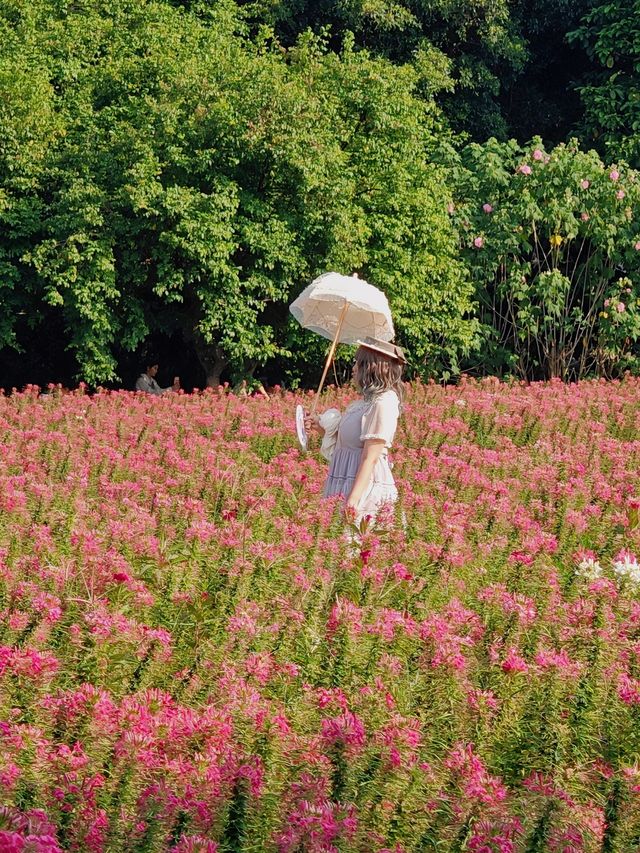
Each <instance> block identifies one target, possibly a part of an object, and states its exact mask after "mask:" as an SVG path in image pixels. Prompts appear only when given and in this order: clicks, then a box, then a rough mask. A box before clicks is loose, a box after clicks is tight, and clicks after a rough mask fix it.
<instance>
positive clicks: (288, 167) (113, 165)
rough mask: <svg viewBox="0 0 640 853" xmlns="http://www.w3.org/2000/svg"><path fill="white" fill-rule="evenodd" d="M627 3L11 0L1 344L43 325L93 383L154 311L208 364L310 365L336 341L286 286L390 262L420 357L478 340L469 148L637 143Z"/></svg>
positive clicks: (142, 334)
mask: <svg viewBox="0 0 640 853" xmlns="http://www.w3.org/2000/svg"><path fill="white" fill-rule="evenodd" d="M636 5H637V4H636ZM632 12H633V10H631V9H628V8H626V7H625V6H624V4H615V3H614V4H607V5H597V4H594V3H593V2H591V0H561V2H551V0H535V2H534V3H532V4H531V3H529V4H525V3H524V0H514V2H508V0H480V2H477V0H474V2H473V3H471V2H470V0H458V2H451V0H434V2H432V0H430V2H426V0H336V2H328V0H320V2H313V3H311V2H307V0H269V2H267V0H251V2H242V0H237V2H234V0H215V1H214V0H184V2H178V0H174V2H169V0H136V2H133V0H113V2H109V3H107V2H106V0H104V2H103V0H83V2H81V3H72V2H67V0H29V2H27V0H0V36H1V38H0V300H1V305H2V312H1V313H0V348H1V349H2V351H3V353H5V354H6V353H9V352H10V351H11V350H14V351H21V350H22V351H26V352H28V351H29V350H30V349H31V348H35V349H37V348H38V347H42V346H44V345H46V343H47V342H48V341H50V340H54V339H55V340H56V341H59V342H60V346H61V347H63V348H64V347H66V349H67V351H68V353H69V356H70V358H71V359H72V361H73V363H74V364H75V375H76V378H83V379H85V380H86V381H88V382H90V383H93V384H96V383H102V382H106V381H118V379H119V377H120V376H121V374H122V370H121V365H122V363H123V359H124V358H125V355H126V353H127V352H131V353H139V352H140V351H141V348H142V347H144V346H145V345H146V344H147V343H148V342H149V341H151V340H154V339H157V337H158V336H165V337H167V338H170V339H171V340H172V341H174V342H176V341H179V342H181V346H183V347H185V348H187V349H188V350H190V351H192V352H193V353H195V354H197V357H198V359H199V363H200V366H201V367H200V370H201V380H198V381H203V382H204V381H206V382H208V383H209V384H216V383H217V382H218V381H220V379H221V377H223V376H228V375H230V373H231V372H243V371H245V372H246V371H250V370H252V369H254V368H255V367H256V366H257V365H263V364H264V363H265V362H267V361H274V360H275V361H277V362H278V363H279V364H280V365H281V368H282V370H283V371H285V372H286V373H288V375H289V376H291V377H292V378H296V377H297V378H298V379H300V378H304V377H305V376H306V375H307V374H308V372H309V368H308V365H309V364H310V363H314V362H317V361H319V360H320V359H321V352H322V347H323V344H322V342H321V341H318V340H317V339H315V338H313V336H311V335H309V334H307V333H305V332H303V331H301V330H300V329H299V328H298V327H297V326H296V325H295V323H293V322H292V321H291V320H290V318H289V315H288V311H287V306H288V304H289V303H290V302H291V301H292V299H293V298H295V296H296V295H297V293H298V292H299V291H300V290H301V289H302V288H303V287H304V286H305V285H306V284H308V282H309V281H310V280H311V279H312V278H313V277H315V276H316V275H318V274H319V273H321V272H324V271H326V270H327V269H332V268H335V269H337V270H340V271H342V272H352V271H357V272H358V273H359V274H360V275H361V276H362V277H365V278H367V279H368V280H371V281H372V282H373V283H375V284H377V285H379V286H381V287H382V288H384V290H385V292H386V293H387V295H388V296H389V299H390V302H391V304H392V308H393V311H394V315H395V318H396V325H397V329H398V335H399V338H400V341H401V342H402V343H403V344H404V345H405V346H406V347H407V348H408V350H409V352H410V354H411V357H412V366H413V368H414V369H415V370H418V371H420V372H421V373H422V374H423V375H439V376H442V375H445V376H446V375H450V374H451V372H452V371H453V372H455V371H456V370H457V369H458V368H459V365H460V363H461V360H464V359H467V360H468V356H469V354H470V353H471V352H475V353H476V355H478V354H479V355H478V357H479V358H480V361H481V362H483V359H484V362H483V363H484V364H485V365H490V364H491V363H492V362H491V359H492V356H490V354H489V350H488V349H487V348H486V340H487V338H486V335H485V336H484V338H483V337H482V336H479V332H480V330H481V327H482V323H483V315H482V312H481V310H480V307H479V306H481V302H482V300H481V299H480V302H478V299H479V298H480V295H481V294H480V291H479V290H478V283H477V281H478V280H477V269H476V265H475V256H474V255H473V254H472V255H469V256H468V255H466V254H465V252H464V251H463V252H462V253H461V252H460V251H459V246H460V240H461V239H462V240H463V242H464V233H465V231H466V229H467V226H468V223H469V222H471V221H472V220H471V219H467V220H465V221H458V220H457V219H456V217H451V216H450V215H449V214H448V212H447V207H448V205H449V204H450V203H451V199H453V198H454V197H455V198H460V197H461V195H464V193H466V192H467V191H468V188H469V186H471V185H470V184H469V182H468V181H467V179H466V178H463V172H461V170H460V168H459V152H463V151H464V149H465V146H469V145H473V144H484V143H485V141H486V139H487V138H488V137H489V136H493V137H496V138H497V139H498V140H501V141H506V140H507V139H508V137H509V136H515V137H516V138H517V139H518V140H519V143H520V144H524V143H526V142H527V140H528V139H529V137H530V136H531V135H533V134H538V135H539V136H540V137H542V139H541V143H540V144H542V140H545V141H546V144H547V145H548V146H553V145H554V144H557V143H561V142H562V141H563V139H564V138H565V137H566V136H567V135H568V134H569V133H572V134H574V135H577V136H580V134H582V136H581V140H582V142H583V143H584V142H585V141H586V142H587V143H588V144H592V143H593V144H595V145H596V146H598V147H599V150H600V153H601V154H604V155H605V156H606V157H607V158H609V161H611V160H617V159H619V157H626V158H627V159H628V160H629V161H630V162H631V164H632V165H635V164H636V162H637V160H638V151H637V140H636V138H635V136H636V134H635V129H636V128H635V125H636V124H637V121H636V118H637V117H636V115H635V112H634V110H635V109H636V98H635V94H634V93H635V89H634V86H635V78H634V74H635V65H634V61H635V60H634V50H635V48H634V44H635V42H634V33H635V31H636V29H637V27H636V24H635V19H634V18H633V14H632ZM462 156H463V160H464V161H468V157H467V155H465V154H464V153H463V155H462ZM460 181H462V184H461V183H460ZM465 203H466V202H465ZM469 203H470V202H469ZM514 203H515V197H514ZM465 223H467V224H465ZM613 268H614V269H615V268H616V264H615V263H613ZM487 269H488V268H487ZM487 274H489V273H487ZM483 340H484V342H485V343H484V344H483ZM483 346H484V347H485V348H484V349H483Z"/></svg>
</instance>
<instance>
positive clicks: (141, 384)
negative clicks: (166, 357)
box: [136, 360, 180, 397]
mask: <svg viewBox="0 0 640 853" xmlns="http://www.w3.org/2000/svg"><path fill="white" fill-rule="evenodd" d="M158 367H159V365H158V362H157V361H155V360H153V361H152V363H151V364H148V365H147V368H146V370H145V372H144V373H141V374H140V376H139V377H138V378H137V380H136V391H145V392H146V393H147V394H155V395H156V396H157V397H161V396H162V395H163V394H171V393H173V392H175V391H179V390H180V377H179V376H174V378H173V385H171V386H170V387H169V388H161V387H160V386H159V385H158V383H157V381H156V374H157V373H158Z"/></svg>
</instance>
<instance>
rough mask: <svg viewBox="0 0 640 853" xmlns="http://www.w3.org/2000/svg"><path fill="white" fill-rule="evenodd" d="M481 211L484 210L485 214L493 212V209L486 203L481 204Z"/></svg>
mask: <svg viewBox="0 0 640 853" xmlns="http://www.w3.org/2000/svg"><path fill="white" fill-rule="evenodd" d="M482 209H483V210H484V212H485V213H492V212H493V207H492V206H491V205H490V204H488V203H486V204H483V205H482Z"/></svg>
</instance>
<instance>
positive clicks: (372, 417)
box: [360, 391, 400, 448]
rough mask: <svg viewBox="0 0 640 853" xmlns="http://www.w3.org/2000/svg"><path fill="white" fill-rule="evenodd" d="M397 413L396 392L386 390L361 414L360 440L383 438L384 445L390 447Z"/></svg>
mask: <svg viewBox="0 0 640 853" xmlns="http://www.w3.org/2000/svg"><path fill="white" fill-rule="evenodd" d="M399 415H400V401H399V400H398V396H397V394H396V393H395V391H386V392H385V393H384V394H382V395H381V396H380V397H378V399H377V400H375V402H374V403H373V404H372V405H371V408H370V409H369V410H368V411H367V412H366V413H365V414H364V415H363V418H362V431H361V433H360V441H367V440H368V439H370V438H378V439H384V442H385V446H386V447H387V448H389V447H391V443H392V442H393V437H394V435H395V433H396V427H397V426H398V417H399Z"/></svg>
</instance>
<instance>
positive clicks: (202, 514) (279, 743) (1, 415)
mask: <svg viewBox="0 0 640 853" xmlns="http://www.w3.org/2000/svg"><path fill="white" fill-rule="evenodd" d="M349 397H350V392H348V391H346V390H345V391H336V390H335V389H333V390H330V391H329V392H328V394H327V405H335V404H337V405H342V404H344V403H345V402H346V401H347V400H348V399H349ZM296 402H298V401H297V399H296V397H294V396H293V395H291V394H289V395H285V396H283V397H278V398H274V399H272V400H271V401H267V400H258V399H249V400H244V399H241V398H235V397H232V396H229V397H227V396H224V394H216V393H214V392H207V393H203V394H194V395H191V396H186V395H170V396H168V397H164V398H159V399H157V398H152V397H148V396H144V395H134V394H130V393H126V392H120V393H100V394H98V395H96V396H93V397H89V396H86V395H84V394H83V393H82V392H81V391H79V392H77V393H75V394H71V395H56V394H52V395H49V396H40V397H39V396H38V394H37V391H36V390H27V391H25V392H24V393H21V394H14V395H12V396H8V397H0V432H1V434H2V444H1V446H0V452H1V465H0V569H1V579H0V614H1V617H2V618H1V620H0V851H57V850H72V851H110V853H120V851H130V853H134V851H140V853H142V851H170V850H172V851H181V853H187V851H209V853H212V851H219V853H231V851H247V853H249V851H254V853H260V851H266V853H270V852H271V853H321V851H322V853H333V851H339V852H340V853H351V851H358V853H427V851H452V853H455V851H473V853H492V851H502V853H535V852H536V851H540V853H542V851H558V853H572V851H589V853H591V851H593V853H595V851H602V853H632V851H637V850H638V849H640V764H639V763H638V762H639V761H640V566H639V565H638V563H637V562H636V556H635V555H636V554H637V555H638V556H639V557H640V525H639V512H640V498H639V497H638V495H639V494H640V484H639V472H640V381H638V380H635V379H627V380H625V381H623V382H609V383H605V382H586V383H581V384H578V385H572V386H565V385H562V384H560V383H558V384H555V383H551V384H540V385H532V386H524V385H517V384H516V385H501V384H499V383H498V382H497V381H495V380H488V381H484V382H477V383H476V382H471V381H465V382H463V383H462V384H460V385H459V386H457V387H448V388H442V387H439V386H436V385H415V386H412V387H408V388H407V403H406V406H405V411H404V414H403V418H402V421H401V426H400V428H399V432H398V435H397V438H396V448H395V452H394V454H393V461H394V463H395V467H394V475H395V476H396V479H397V481H398V485H399V488H400V491H401V501H400V505H399V506H398V509H397V518H396V519H394V518H393V517H392V515H391V513H388V514H387V517H386V518H383V519H382V521H381V523H379V524H378V525H377V527H376V528H375V530H373V531H365V532H364V533H363V535H362V536H361V537H359V538H356V537H354V536H353V535H349V534H348V532H346V531H345V528H344V524H343V521H342V519H341V515H340V508H339V506H337V505H336V504H335V503H332V502H327V501H324V500H323V499H322V498H321V497H320V493H321V489H322V483H323V479H324V476H325V472H326V464H325V462H324V460H323V459H322V458H321V457H320V456H319V454H316V453H315V452H312V453H309V454H303V453H301V452H300V451H299V449H298V446H297V442H296V438H295V432H294V428H293V412H294V408H295V404H296ZM356 543H357V544H356Z"/></svg>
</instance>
